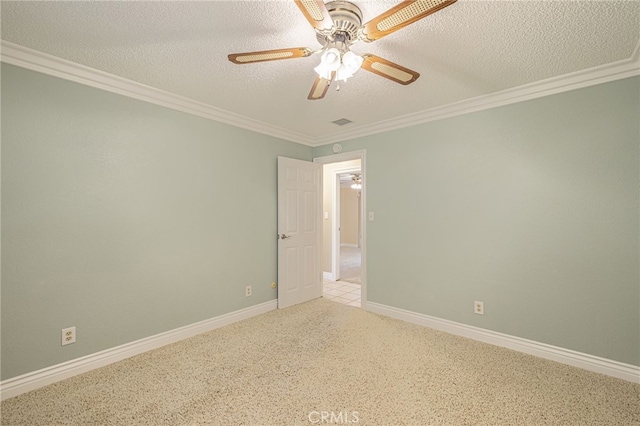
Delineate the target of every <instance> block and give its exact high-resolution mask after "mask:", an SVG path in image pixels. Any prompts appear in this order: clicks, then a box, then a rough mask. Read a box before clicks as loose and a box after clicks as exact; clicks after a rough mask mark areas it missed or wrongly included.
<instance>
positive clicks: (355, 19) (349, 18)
mask: <svg viewBox="0 0 640 426" xmlns="http://www.w3.org/2000/svg"><path fill="white" fill-rule="evenodd" d="M326 6H327V11H328V12H329V16H331V19H333V28H334V31H333V33H332V34H331V35H327V34H323V33H321V32H320V31H317V32H316V33H317V35H316V38H317V39H318V42H319V43H320V44H322V45H323V46H326V45H327V44H329V43H331V42H332V41H334V40H335V38H344V39H345V40H344V41H345V42H346V43H347V44H351V43H353V42H355V41H356V40H357V39H358V29H359V28H360V26H361V25H362V12H361V11H360V8H359V7H358V6H356V5H355V4H353V3H351V2H348V1H344V0H336V1H332V2H329V3H327V4H326ZM336 36H338V37H336Z"/></svg>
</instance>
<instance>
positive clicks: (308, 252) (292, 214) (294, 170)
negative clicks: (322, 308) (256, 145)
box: [278, 157, 322, 309]
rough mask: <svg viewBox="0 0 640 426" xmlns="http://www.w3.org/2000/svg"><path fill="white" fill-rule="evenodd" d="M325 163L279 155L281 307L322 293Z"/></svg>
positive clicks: (279, 304) (279, 305)
mask: <svg viewBox="0 0 640 426" xmlns="http://www.w3.org/2000/svg"><path fill="white" fill-rule="evenodd" d="M321 185H322V165H320V164H317V163H311V162H307V161H301V160H294V159H291V158H285V157H278V308H279V309H282V308H286V307H288V306H291V305H295V304H298V303H302V302H306V301H307V300H311V299H315V298H318V297H321V296H322V269H321V232H322V222H321V217H320V210H321V203H322V201H321V197H322V186H321Z"/></svg>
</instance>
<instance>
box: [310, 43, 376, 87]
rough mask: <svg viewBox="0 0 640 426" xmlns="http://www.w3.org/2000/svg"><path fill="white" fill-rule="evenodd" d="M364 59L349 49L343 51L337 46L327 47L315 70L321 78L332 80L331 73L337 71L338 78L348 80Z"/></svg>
mask: <svg viewBox="0 0 640 426" xmlns="http://www.w3.org/2000/svg"><path fill="white" fill-rule="evenodd" d="M363 60H364V59H363V58H362V57H361V56H358V55H356V54H355V53H353V52H352V51H350V50H348V51H346V52H344V53H341V52H340V51H339V50H338V49H336V48H335V47H332V48H330V49H327V50H326V51H325V52H324V53H323V54H322V57H321V58H320V64H319V65H318V66H317V67H315V68H314V71H315V72H316V73H317V74H318V76H319V77H320V78H324V79H325V80H331V75H332V74H333V73H334V72H335V73H336V80H339V81H347V79H348V78H349V77H352V76H353V74H355V73H356V71H358V70H359V69H360V67H361V66H362V61H363Z"/></svg>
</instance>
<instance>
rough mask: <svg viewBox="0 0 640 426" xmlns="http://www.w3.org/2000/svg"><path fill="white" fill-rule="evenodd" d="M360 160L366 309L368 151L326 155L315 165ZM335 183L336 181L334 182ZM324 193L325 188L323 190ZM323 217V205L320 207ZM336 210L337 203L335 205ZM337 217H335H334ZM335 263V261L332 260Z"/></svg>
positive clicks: (362, 297)
mask: <svg viewBox="0 0 640 426" xmlns="http://www.w3.org/2000/svg"><path fill="white" fill-rule="evenodd" d="M358 159H359V160H360V173H361V175H362V190H361V201H360V202H361V206H362V208H361V211H360V223H362V247H361V248H360V253H361V256H362V258H361V262H360V269H361V270H360V280H361V285H360V289H361V299H360V300H361V307H362V309H366V306H367V221H366V218H367V183H366V182H367V178H366V176H367V161H366V150H364V149H361V150H357V151H350V152H342V153H340V154H334V155H326V156H322V157H315V158H314V159H313V162H314V163H320V164H323V165H324V164H330V163H341V162H343V161H350V160H358ZM334 182H335V181H334ZM322 190H323V191H324V188H323V189H322ZM319 208H320V211H319V212H318V213H319V214H320V215H322V205H320V206H319ZM334 209H335V203H334ZM334 217H335V216H334ZM332 262H333V260H332Z"/></svg>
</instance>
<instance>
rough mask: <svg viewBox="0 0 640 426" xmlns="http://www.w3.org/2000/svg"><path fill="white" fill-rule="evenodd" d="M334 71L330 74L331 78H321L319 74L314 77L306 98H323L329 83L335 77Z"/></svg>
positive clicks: (312, 99)
mask: <svg viewBox="0 0 640 426" xmlns="http://www.w3.org/2000/svg"><path fill="white" fill-rule="evenodd" d="M335 75H336V73H335V72H334V73H333V74H332V75H331V80H327V79H326V78H322V77H320V76H317V77H316V81H314V82H313V86H311V91H310V92H309V96H307V99H309V100H310V101H317V100H319V99H322V98H324V95H326V94H327V91H328V90H329V85H330V84H331V82H332V81H333V79H334V78H335Z"/></svg>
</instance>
